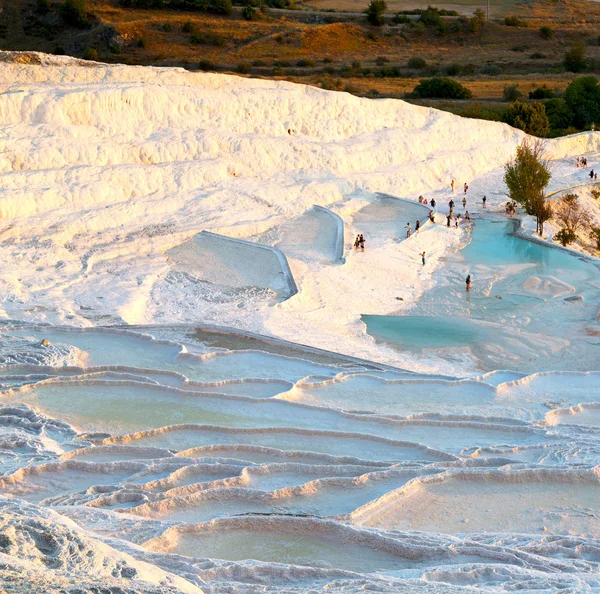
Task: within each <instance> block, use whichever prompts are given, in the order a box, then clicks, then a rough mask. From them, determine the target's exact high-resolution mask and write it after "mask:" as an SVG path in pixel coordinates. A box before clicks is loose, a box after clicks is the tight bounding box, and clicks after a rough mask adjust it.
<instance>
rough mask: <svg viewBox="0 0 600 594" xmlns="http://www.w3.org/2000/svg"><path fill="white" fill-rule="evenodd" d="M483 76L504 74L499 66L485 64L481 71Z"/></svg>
mask: <svg viewBox="0 0 600 594" xmlns="http://www.w3.org/2000/svg"><path fill="white" fill-rule="evenodd" d="M480 72H481V74H488V75H490V76H498V75H499V74H501V73H502V68H500V66H498V64H484V65H483V66H482V67H481V70H480Z"/></svg>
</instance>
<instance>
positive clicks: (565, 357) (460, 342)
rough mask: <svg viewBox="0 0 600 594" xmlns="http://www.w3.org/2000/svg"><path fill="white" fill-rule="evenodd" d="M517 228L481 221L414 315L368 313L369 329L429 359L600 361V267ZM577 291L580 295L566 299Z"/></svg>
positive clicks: (546, 363)
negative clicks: (597, 329)
mask: <svg viewBox="0 0 600 594" xmlns="http://www.w3.org/2000/svg"><path fill="white" fill-rule="evenodd" d="M516 226H517V222H516V221H512V220H506V219H501V218H490V219H478V220H476V221H475V224H474V225H473V228H472V233H471V241H470V243H469V244H468V245H467V246H466V247H465V248H463V249H462V250H461V251H459V252H458V253H457V254H455V255H454V256H452V257H451V258H450V261H449V262H448V264H447V265H446V266H445V267H444V269H443V271H442V272H439V273H437V274H436V275H434V277H435V280H436V281H437V282H436V287H435V288H434V289H432V290H431V291H429V292H427V293H426V294H425V295H424V296H423V297H422V299H421V300H420V301H419V302H418V303H417V304H415V306H414V307H413V308H412V309H411V310H410V312H409V313H410V315H407V316H402V317H398V316H369V315H365V316H363V321H364V322H365V324H366V325H367V331H368V332H369V334H371V335H373V336H374V337H375V338H376V339H377V340H378V341H379V342H382V343H385V344H387V345H391V346H393V347H394V348H397V349H398V350H401V351H410V352H412V353H419V354H421V355H422V356H423V357H425V358H426V357H430V356H437V357H442V358H443V357H444V355H448V354H449V351H450V350H452V354H451V355H452V356H455V357H459V358H462V359H463V360H464V359H468V358H471V359H473V360H474V361H476V365H477V368H479V369H483V370H493V369H507V368H508V369H515V370H527V371H529V370H534V369H536V370H543V369H590V368H593V367H594V365H595V366H598V365H600V359H599V357H598V354H597V353H598V352H599V349H598V347H600V339H599V338H598V337H597V336H594V335H593V333H592V332H588V331H586V325H587V324H588V323H592V322H593V321H594V320H595V319H596V316H597V307H598V301H599V300H600V272H599V268H598V266H597V265H595V264H594V263H591V262H589V261H586V260H584V259H582V258H580V257H577V256H574V255H571V254H570V253H567V252H565V251H563V250H558V249H555V248H551V247H547V246H544V245H540V244H537V243H533V242H530V241H527V240H524V239H521V238H519V237H517V236H515V235H514V234H513V233H514V231H515V230H516ZM468 274H470V275H471V277H472V283H473V284H472V288H471V291H469V292H467V291H465V278H466V276H467V275H468ZM572 297H574V298H576V299H578V300H566V299H570V298H572ZM591 361H594V364H592V365H591Z"/></svg>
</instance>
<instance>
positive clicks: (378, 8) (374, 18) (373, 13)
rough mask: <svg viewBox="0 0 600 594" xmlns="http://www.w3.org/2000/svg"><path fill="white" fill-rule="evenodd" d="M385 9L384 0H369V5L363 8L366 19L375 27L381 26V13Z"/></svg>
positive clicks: (382, 21)
mask: <svg viewBox="0 0 600 594" xmlns="http://www.w3.org/2000/svg"><path fill="white" fill-rule="evenodd" d="M386 10H387V4H386V3H385V0H371V2H370V3H369V6H368V7H367V9H366V10H365V14H366V15H367V21H369V23H370V24H371V25H373V26H375V27H381V25H383V23H384V18H383V14H384V13H385V11H386Z"/></svg>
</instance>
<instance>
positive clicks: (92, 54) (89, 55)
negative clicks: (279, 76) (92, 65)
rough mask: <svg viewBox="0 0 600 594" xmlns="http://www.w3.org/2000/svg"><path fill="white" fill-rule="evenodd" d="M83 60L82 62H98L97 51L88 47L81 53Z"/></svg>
mask: <svg viewBox="0 0 600 594" xmlns="http://www.w3.org/2000/svg"><path fill="white" fill-rule="evenodd" d="M83 59H84V60H92V61H93V62H97V61H98V50H97V49H95V48H93V47H88V49H86V50H85V51H84V52H83Z"/></svg>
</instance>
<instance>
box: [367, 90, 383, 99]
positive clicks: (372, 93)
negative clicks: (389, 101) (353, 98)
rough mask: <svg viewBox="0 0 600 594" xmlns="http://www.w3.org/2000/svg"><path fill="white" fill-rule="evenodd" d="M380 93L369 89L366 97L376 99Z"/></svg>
mask: <svg viewBox="0 0 600 594" xmlns="http://www.w3.org/2000/svg"><path fill="white" fill-rule="evenodd" d="M380 96H381V93H380V92H379V91H378V90H377V89H369V90H368V91H367V97H370V98H371V99H377V97H380Z"/></svg>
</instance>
